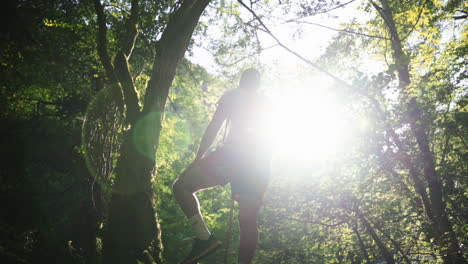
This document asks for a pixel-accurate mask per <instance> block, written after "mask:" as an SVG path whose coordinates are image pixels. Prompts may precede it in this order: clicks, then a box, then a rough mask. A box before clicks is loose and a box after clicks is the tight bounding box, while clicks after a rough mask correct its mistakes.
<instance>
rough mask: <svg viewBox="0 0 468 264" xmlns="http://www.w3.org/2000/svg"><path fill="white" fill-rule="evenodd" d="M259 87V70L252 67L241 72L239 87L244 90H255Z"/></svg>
mask: <svg viewBox="0 0 468 264" xmlns="http://www.w3.org/2000/svg"><path fill="white" fill-rule="evenodd" d="M259 87H260V72H258V71H257V70H256V69H254V68H249V69H247V70H245V71H244V72H242V77H241V79H240V82H239V88H241V89H246V90H257V89H258V88H259Z"/></svg>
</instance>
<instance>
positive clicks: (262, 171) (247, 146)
mask: <svg viewBox="0 0 468 264" xmlns="http://www.w3.org/2000/svg"><path fill="white" fill-rule="evenodd" d="M259 86H260V73H259V72H258V71H257V70H255V69H248V70H246V71H244V72H243V73H242V77H241V80H240V83H239V87H238V88H237V89H234V90H231V91H228V92H226V93H225V94H224V95H223V96H222V97H221V99H220V100H219V102H218V107H217V109H216V112H215V114H214V116H213V118H212V120H211V122H210V124H209V125H208V128H207V129H206V131H205V134H204V135H203V138H202V140H201V143H200V148H199V150H198V153H197V156H196V158H195V161H194V162H193V163H192V164H191V165H190V166H189V167H188V168H187V169H186V170H185V171H184V172H183V173H182V175H181V176H180V177H179V178H178V179H177V180H176V181H175V182H174V185H173V190H174V194H175V197H176V199H177V201H178V202H179V204H180V206H181V207H182V210H183V211H184V213H185V215H186V216H187V217H188V218H189V220H190V222H191V224H192V227H193V230H194V233H195V236H196V239H195V242H194V244H193V248H192V251H191V252H190V254H189V256H188V257H187V258H186V259H185V260H184V261H183V262H182V263H187V264H188V263H194V262H195V261H197V260H199V259H201V258H203V257H204V256H206V255H208V254H209V253H211V252H213V251H214V250H216V249H217V248H218V247H219V246H220V245H221V242H220V241H219V240H217V239H216V238H214V237H213V235H211V233H210V231H209V230H208V228H207V227H206V226H205V223H204V221H203V218H202V215H201V212H200V206H199V203H198V199H197V197H196V195H195V193H197V192H199V191H202V190H206V189H208V188H212V187H216V186H223V185H226V184H227V183H231V188H232V196H233V197H232V198H233V199H235V200H236V201H237V202H238V203H239V232H240V245H239V257H238V263H239V264H240V263H242V264H249V263H251V262H252V259H253V257H254V255H255V250H256V247H257V241H258V227H257V218H258V214H259V210H260V206H261V204H262V199H263V194H264V192H265V189H266V187H267V184H268V180H269V175H270V170H269V169H270V157H271V154H270V153H271V151H270V149H269V145H270V142H269V140H268V135H269V133H268V131H267V130H268V125H267V123H268V120H270V119H269V118H267V117H266V116H267V115H268V108H269V103H268V101H267V100H266V98H265V97H264V96H262V95H261V94H260V93H259V92H258V88H259ZM225 121H226V122H227V124H228V126H227V127H228V134H227V137H226V138H225V143H224V145H222V146H221V147H218V148H217V149H216V150H215V151H213V152H209V151H208V149H209V148H210V146H211V144H212V143H213V141H214V139H215V138H216V136H217V134H218V132H219V130H220V128H221V126H222V125H223V123H224V122H225Z"/></svg>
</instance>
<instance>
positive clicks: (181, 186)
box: [172, 178, 188, 195]
mask: <svg viewBox="0 0 468 264" xmlns="http://www.w3.org/2000/svg"><path fill="white" fill-rule="evenodd" d="M187 189H188V188H187V186H186V184H185V183H184V181H183V180H182V179H180V178H177V180H175V181H174V183H173V184H172V192H174V193H175V194H176V195H177V194H178V193H180V192H183V191H188V190H187Z"/></svg>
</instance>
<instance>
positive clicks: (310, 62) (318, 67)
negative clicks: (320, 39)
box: [238, 0, 352, 88]
mask: <svg viewBox="0 0 468 264" xmlns="http://www.w3.org/2000/svg"><path fill="white" fill-rule="evenodd" d="M238 2H239V3H240V4H241V5H242V6H243V7H244V8H246V9H247V10H248V11H249V12H250V13H251V14H252V15H253V16H254V17H255V18H256V19H257V21H258V22H259V23H260V25H261V26H262V27H263V29H264V30H265V32H266V33H267V34H268V35H270V37H272V38H273V39H274V40H275V41H276V43H278V45H279V46H281V47H282V48H283V49H285V50H287V51H288V52H289V53H291V54H293V55H294V56H296V57H297V58H299V59H301V60H302V61H304V62H305V63H307V64H309V65H311V66H312V67H314V68H316V69H317V70H319V71H321V72H323V73H324V74H326V75H327V76H329V77H331V78H332V79H333V80H335V81H336V82H338V83H340V84H342V85H343V86H345V87H349V88H351V87H352V86H351V85H350V84H348V83H346V82H345V81H343V80H342V79H340V78H338V77H336V76H335V75H333V74H332V73H330V72H328V71H326V70H325V69H323V68H322V67H320V66H319V65H317V64H316V63H314V62H312V61H310V60H308V59H307V58H305V57H303V56H301V55H300V54H299V53H297V52H295V51H293V50H292V49H290V48H288V47H287V46H286V45H284V44H283V43H282V42H281V41H280V40H279V39H278V38H277V37H276V36H275V35H274V34H273V33H272V32H271V31H270V29H268V27H267V26H266V25H265V24H264V23H263V21H262V20H261V19H260V17H258V15H257V14H256V13H255V12H254V11H253V10H252V9H251V8H250V7H248V6H247V5H246V4H245V3H244V2H242V0H238Z"/></svg>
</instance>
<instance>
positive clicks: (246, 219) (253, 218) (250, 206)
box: [237, 195, 262, 264]
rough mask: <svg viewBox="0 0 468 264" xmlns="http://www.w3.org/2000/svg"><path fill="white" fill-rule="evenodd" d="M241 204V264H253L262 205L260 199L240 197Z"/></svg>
mask: <svg viewBox="0 0 468 264" xmlns="http://www.w3.org/2000/svg"><path fill="white" fill-rule="evenodd" d="M237 201H238V202H239V236H240V244H239V255H238V263H239V264H251V263H252V260H253V258H254V256H255V251H256V249H257V242H258V223H257V221H258V214H259V211H260V207H261V204H262V201H261V199H259V198H258V197H249V196H248V195H240V196H239V197H238V198H237Z"/></svg>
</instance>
